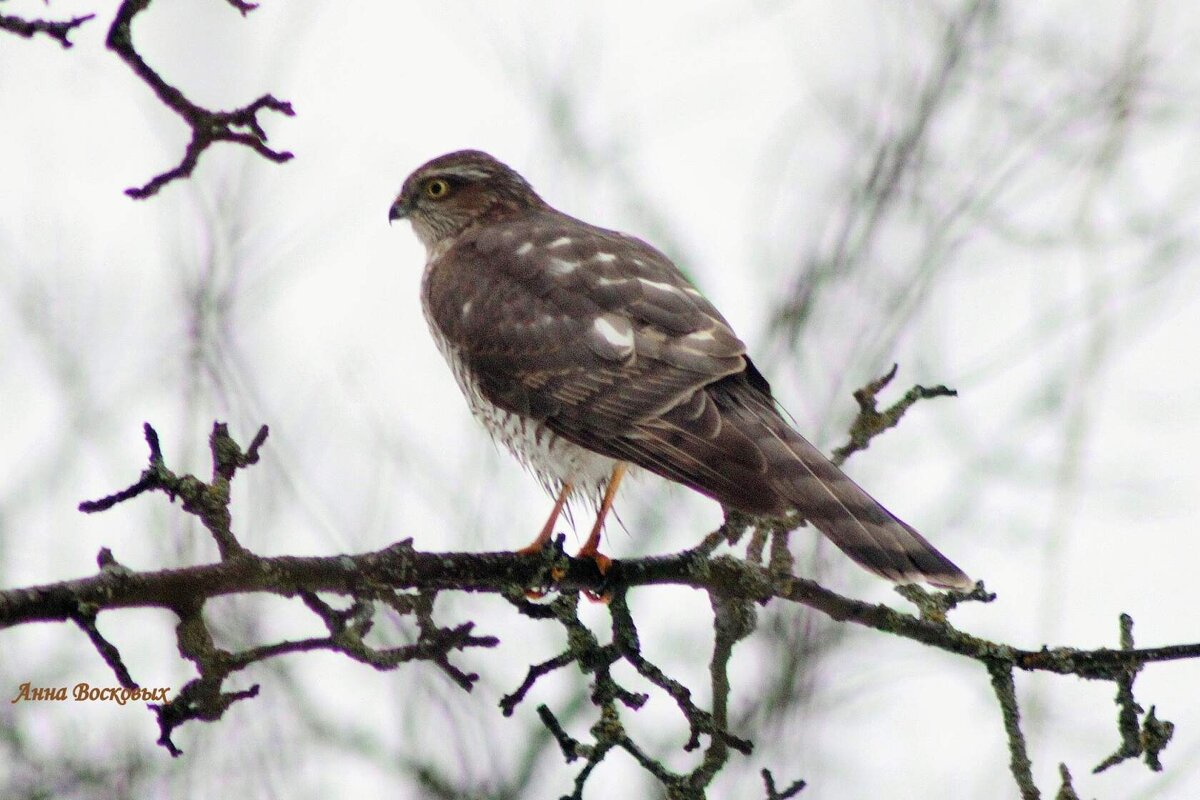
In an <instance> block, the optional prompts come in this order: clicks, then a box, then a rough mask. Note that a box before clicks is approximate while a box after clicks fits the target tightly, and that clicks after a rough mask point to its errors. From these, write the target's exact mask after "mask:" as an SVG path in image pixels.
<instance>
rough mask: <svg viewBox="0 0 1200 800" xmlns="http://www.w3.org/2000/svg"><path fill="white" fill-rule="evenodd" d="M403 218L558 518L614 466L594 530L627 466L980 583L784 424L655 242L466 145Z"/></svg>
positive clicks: (440, 313) (478, 408) (456, 346)
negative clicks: (554, 196) (590, 219)
mask: <svg viewBox="0 0 1200 800" xmlns="http://www.w3.org/2000/svg"><path fill="white" fill-rule="evenodd" d="M401 218H407V219H409V220H410V221H411V222H412V225H413V229H414V231H415V232H416V234H417V236H418V237H419V238H420V240H421V242H422V243H423V244H424V245H425V248H426V250H427V251H428V263H427V265H426V269H425V274H424V278H423V281H422V301H423V306H424V309H425V314H426V317H427V319H428V321H429V325H430V329H431V330H432V332H433V334H434V338H435V340H436V341H437V343H438V346H439V348H440V349H441V351H442V353H443V355H445V356H446V359H447V361H448V363H449V364H450V366H451V368H452V369H453V371H454V374H455V377H456V378H457V380H458V382H459V385H460V386H461V388H462V389H463V392H464V394H465V395H466V397H467V400H468V403H469V405H470V406H471V409H472V411H473V412H474V413H475V415H476V416H477V417H479V418H480V420H481V421H482V422H483V423H484V424H485V426H487V428H488V429H489V431H490V432H491V433H492V435H493V436H495V437H496V438H497V439H499V440H500V441H502V442H504V444H505V445H507V446H508V448H509V449H510V450H512V452H513V453H514V454H515V455H516V456H517V457H518V458H519V459H521V460H522V461H523V462H524V463H525V464H526V465H527V466H529V467H530V468H531V469H532V470H533V472H534V473H535V474H536V475H537V476H538V478H539V479H540V480H541V481H542V483H543V484H544V485H545V486H546V487H547V488H548V489H550V490H551V491H557V492H558V493H559V502H558V503H557V504H556V511H555V514H557V510H558V508H560V507H561V504H562V502H563V501H564V500H565V499H566V497H567V496H569V495H570V494H571V493H572V492H573V491H582V492H589V493H591V492H595V491H597V490H599V489H601V488H604V487H605V486H606V485H607V484H608V482H609V480H610V477H612V478H615V480H614V481H613V484H612V486H611V487H610V491H609V492H608V494H607V495H606V504H605V505H604V506H603V507H602V508H601V514H600V517H599V518H598V519H597V523H596V526H595V528H594V529H593V537H592V539H595V538H597V537H598V535H599V530H600V526H601V524H602V522H603V513H604V511H606V510H607V503H608V502H610V501H611V494H612V493H613V492H615V485H616V482H617V481H619V477H620V469H621V468H622V467H621V465H623V464H632V465H636V466H639V467H642V468H644V469H647V470H649V471H651V472H654V473H656V474H658V475H661V476H663V477H665V478H668V479H670V480H673V481H677V482H679V483H682V484H685V485H687V486H690V487H692V488H693V489H695V490H697V491H699V492H701V493H703V494H705V495H708V496H709V497H712V498H714V499H716V500H718V501H720V502H721V503H723V504H725V505H726V506H729V507H731V508H735V509H739V510H741V511H744V512H747V513H750V514H755V515H762V516H769V517H783V516H786V515H788V514H790V513H792V512H796V513H798V514H800V515H801V516H802V517H804V518H805V519H807V520H808V521H809V522H810V523H811V524H812V525H813V526H814V527H816V528H817V529H818V530H820V531H821V532H822V533H823V534H825V535H826V536H827V537H829V539H830V540H831V541H833V543H834V544H836V545H837V546H838V547H839V548H841V549H842V550H843V551H844V552H845V553H846V554H847V555H848V556H850V557H851V558H852V559H854V560H855V561H856V562H858V563H859V564H861V565H862V566H864V567H866V568H867V569H869V570H871V571H872V572H875V573H877V574H879V575H882V576H884V577H886V578H889V579H891V580H893V581H896V582H898V583H911V582H916V581H927V582H929V583H931V584H934V585H937V586H953V587H965V586H969V585H970V580H969V579H968V578H967V576H966V575H965V574H964V573H963V572H962V571H961V570H960V569H958V567H956V566H955V565H954V564H952V563H951V562H950V561H949V560H948V559H947V558H946V557H945V556H943V555H942V554H941V553H939V552H938V551H937V550H936V549H934V547H933V546H932V545H930V544H929V542H927V541H926V540H925V539H924V538H923V537H922V536H921V535H920V534H918V533H917V532H916V531H915V530H913V529H912V528H911V527H910V526H908V525H907V524H905V523H904V522H902V521H900V520H899V519H897V518H896V517H895V516H893V515H892V514H891V513H890V512H889V511H887V509H885V508H884V507H883V506H881V505H880V504H879V503H878V502H876V501H875V500H874V499H873V498H872V497H871V496H870V495H868V494H867V493H866V492H865V491H863V489H861V488H860V487H859V486H858V485H857V484H855V483H854V481H852V480H851V479H850V478H849V477H847V476H846V475H845V474H844V473H843V472H842V471H841V470H840V469H838V468H837V467H835V466H834V465H833V464H831V463H830V462H829V460H828V459H826V458H825V456H823V455H822V454H821V453H820V452H819V451H818V450H817V449H816V448H814V447H813V446H812V445H811V444H809V443H808V442H807V441H806V440H805V439H804V438H803V437H802V436H800V434H798V433H796V432H795V431H794V430H792V429H791V427H790V426H789V425H788V424H787V423H786V422H785V421H784V420H783V418H782V417H781V416H780V415H779V413H778V411H777V410H776V407H775V402H774V400H773V398H772V396H771V388H770V386H769V384H768V383H767V381H766V379H764V378H763V376H762V374H761V373H759V371H758V370H757V369H756V368H755V366H754V364H753V362H751V360H750V358H749V357H748V356H747V355H746V347H745V345H744V344H743V343H742V341H741V340H740V339H739V338H738V337H737V336H736V335H735V334H734V332H733V330H732V329H731V328H730V326H729V324H728V323H727V322H726V321H725V319H724V318H723V317H722V316H721V314H720V313H719V312H718V311H717V310H716V309H715V308H714V307H713V306H712V304H711V303H709V302H708V301H707V300H706V299H705V298H704V297H703V296H702V295H701V294H700V292H698V291H697V290H696V289H695V287H693V286H692V285H691V284H690V283H689V282H688V281H687V279H686V278H684V277H683V275H682V274H681V273H680V272H679V270H678V269H677V268H676V267H675V265H674V264H672V263H671V261H670V260H669V259H668V258H667V257H666V256H664V255H663V254H662V253H660V252H658V251H657V250H655V249H654V248H653V247H651V246H650V245H648V244H646V243H645V242H643V241H641V240H639V239H636V238H633V237H631V236H626V235H624V234H621V233H616V232H614V231H609V230H604V229H602V228H597V227H595V226H593V225H589V224H587V223H585V222H581V221H579V220H577V219H574V218H572V217H569V216H567V215H566V214H563V213H561V212H559V211H556V210H554V209H553V208H551V207H550V206H549V205H547V204H546V203H545V202H544V201H543V200H542V199H541V198H540V197H539V196H538V195H537V194H536V193H535V192H534V191H533V189H532V188H531V187H530V186H529V184H528V183H526V182H525V180H524V179H523V178H522V177H521V176H520V175H518V174H517V173H516V172H514V171H513V170H512V169H510V168H509V167H507V166H506V165H504V164H502V163H500V162H499V161H497V160H496V159H494V158H492V157H491V156H489V155H487V154H486V153H481V152H478V151H470V150H468V151H462V152H457V153H449V154H447V155H444V156H441V157H439V158H436V159H434V160H432V161H430V162H429V163H427V164H425V165H424V166H422V167H420V168H419V169H417V170H416V171H415V172H413V173H412V175H410V176H409V177H408V179H407V180H406V181H405V182H404V187H403V189H402V191H401V192H400V195H399V197H398V198H397V199H396V201H395V203H394V204H393V205H392V208H391V211H390V213H389V219H392V220H395V219H401ZM614 469H616V470H617V471H616V472H614ZM554 517H555V515H551V519H550V520H549V521H548V522H547V524H546V528H545V529H544V530H543V536H542V537H541V539H540V541H544V539H545V538H546V537H548V536H549V531H550V529H551V528H552V526H553V523H554ZM593 550H594V542H593Z"/></svg>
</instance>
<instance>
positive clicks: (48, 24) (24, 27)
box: [0, 14, 96, 48]
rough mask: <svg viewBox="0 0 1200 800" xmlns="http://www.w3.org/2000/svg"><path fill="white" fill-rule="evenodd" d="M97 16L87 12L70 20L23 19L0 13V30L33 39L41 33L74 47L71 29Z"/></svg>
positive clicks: (64, 44) (65, 45) (65, 46)
mask: <svg viewBox="0 0 1200 800" xmlns="http://www.w3.org/2000/svg"><path fill="white" fill-rule="evenodd" d="M95 16H96V15H95V14H87V15H86V16H82V17H72V18H71V19H68V20H48V19H22V18H21V17H14V16H10V15H8V14H0V30H3V31H8V32H9V33H15V34H16V35H17V36H24V37H25V38H26V39H32V38H33V37H34V36H36V35H37V34H39V33H41V34H45V35H46V36H48V37H50V38H51V39H54V40H55V41H57V42H58V43H59V44H61V45H62V46H63V47H64V48H67V47H74V42H72V41H71V40H70V38H68V37H70V35H71V31H73V30H75V29H76V28H78V27H79V26H80V25H82V24H83V23H85V22H87V21H88V20H90V19H92V18H93V17H95Z"/></svg>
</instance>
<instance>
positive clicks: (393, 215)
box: [388, 196, 412, 225]
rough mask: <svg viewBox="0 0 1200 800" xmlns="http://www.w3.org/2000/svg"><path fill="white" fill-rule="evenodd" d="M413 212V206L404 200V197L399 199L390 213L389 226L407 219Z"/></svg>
mask: <svg viewBox="0 0 1200 800" xmlns="http://www.w3.org/2000/svg"><path fill="white" fill-rule="evenodd" d="M411 212H412V205H411V204H409V203H408V202H406V201H405V200H404V197H403V196H401V197H397V198H396V202H394V203H392V207H391V209H390V210H389V211H388V224H389V225H391V224H392V223H393V222H395V221H396V220H398V219H405V218H406V217H407V216H408V215H409V213H411Z"/></svg>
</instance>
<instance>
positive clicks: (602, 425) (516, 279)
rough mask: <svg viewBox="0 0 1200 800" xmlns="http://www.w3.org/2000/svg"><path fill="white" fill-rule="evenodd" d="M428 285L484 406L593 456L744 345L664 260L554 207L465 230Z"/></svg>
mask: <svg viewBox="0 0 1200 800" xmlns="http://www.w3.org/2000/svg"><path fill="white" fill-rule="evenodd" d="M424 291H425V300H426V306H427V309H428V313H429V315H430V317H431V320H432V322H433V323H434V324H435V325H436V326H437V327H438V329H439V331H440V332H441V334H442V335H443V336H444V337H445V339H446V340H447V342H448V344H450V345H451V346H452V347H454V348H455V350H456V353H457V355H458V356H459V358H461V359H462V361H463V363H464V365H465V366H466V367H467V368H469V369H470V371H471V373H472V374H473V376H474V378H475V379H476V380H477V381H478V385H479V390H480V391H481V392H482V393H483V395H484V396H485V397H486V398H487V399H488V400H489V401H491V402H492V403H494V404H496V405H498V406H500V407H501V408H504V409H506V410H508V411H512V412H515V413H518V414H521V415H523V416H526V417H530V418H534V419H537V420H539V421H544V422H545V423H546V424H547V425H548V426H549V427H550V428H551V429H553V430H554V431H556V432H557V433H559V434H560V435H562V436H565V437H566V438H568V439H570V440H572V441H575V442H577V443H579V444H581V445H583V446H585V447H589V448H591V449H595V450H599V451H601V452H603V451H604V450H605V448H604V447H603V446H602V444H603V442H604V441H606V440H607V439H611V438H615V437H622V436H629V435H633V434H636V432H637V430H638V427H639V425H641V424H642V423H643V422H644V421H646V420H648V419H653V418H656V417H658V416H660V415H662V414H663V413H665V412H667V411H669V410H670V409H672V408H674V407H675V406H677V405H679V404H680V403H681V402H684V401H686V400H687V399H688V398H690V397H691V396H692V395H693V394H694V393H695V392H696V391H697V389H699V388H701V387H703V386H706V385H708V384H709V383H712V382H713V381H715V380H719V379H720V378H722V377H724V376H726V375H733V374H737V373H740V372H742V371H744V370H745V369H746V364H747V361H746V359H745V351H746V348H745V345H744V344H743V343H742V342H741V340H740V339H738V338H737V336H736V335H734V333H733V331H732V330H731V329H730V327H729V325H728V323H726V322H725V320H724V319H723V318H722V317H721V315H720V314H719V313H718V312H717V311H716V309H715V308H713V307H712V305H711V304H710V303H709V302H708V301H707V300H705V299H704V297H703V296H701V295H700V293H699V292H698V291H696V290H695V288H693V287H692V286H691V285H690V284H689V283H688V282H687V280H686V279H685V278H684V277H683V276H682V275H681V274H680V273H679V271H678V270H677V269H676V268H675V266H674V265H673V264H672V263H671V262H670V260H668V259H667V258H666V256H664V255H662V254H661V253H659V252H658V251H657V250H655V249H654V248H652V247H650V246H649V245H647V244H645V243H644V242H641V241H639V240H637V239H634V238H631V237H627V236H623V235H621V234H617V233H613V232H610V231H605V230H603V229H600V228H595V227H592V226H590V225H586V224H585V223H582V222H579V221H577V220H574V219H572V218H570V217H566V216H564V215H559V214H556V213H548V212H541V213H537V214H531V215H529V216H527V217H524V218H521V219H519V220H515V221H510V222H506V223H504V224H502V225H492V226H484V227H481V228H477V229H475V230H470V231H467V232H465V233H464V234H463V235H462V236H460V237H459V238H458V240H457V242H456V243H455V244H454V245H453V246H452V247H451V248H450V249H449V250H448V251H447V252H445V253H444V254H442V255H441V256H440V257H439V258H437V259H436V260H435V261H434V262H432V263H431V266H430V269H429V273H428V275H427V276H426V283H425V287H424ZM643 466H645V465H643Z"/></svg>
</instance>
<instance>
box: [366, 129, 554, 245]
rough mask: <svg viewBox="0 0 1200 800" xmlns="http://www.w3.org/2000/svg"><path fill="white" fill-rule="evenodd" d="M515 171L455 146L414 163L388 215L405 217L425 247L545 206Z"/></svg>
mask: <svg viewBox="0 0 1200 800" xmlns="http://www.w3.org/2000/svg"><path fill="white" fill-rule="evenodd" d="M545 205H546V204H545V202H544V201H543V200H542V199H541V198H540V197H538V195H537V192H535V191H534V190H533V187H531V186H530V185H529V184H528V183H527V182H526V181H525V179H524V178H522V177H521V176H520V175H518V174H517V172H516V171H515V170H513V169H512V168H511V167H509V166H508V165H507V164H504V163H502V162H500V161H497V160H496V159H495V158H492V157H491V156H490V155H488V154H487V153H483V152H480V151H479V150H459V151H458V152H455V153H447V154H446V155H444V156H438V157H437V158H435V159H433V160H432V161H429V162H428V163H426V164H424V165H422V166H420V167H418V168H417V169H415V170H414V171H413V173H412V174H411V175H409V176H408V178H407V179H405V181H404V187H403V188H402V189H401V190H400V195H399V196H398V197H397V198H396V201H395V202H394V203H392V207H391V210H390V211H388V220H389V221H395V220H398V219H407V220H408V221H409V222H411V223H412V226H413V231H414V232H415V233H416V234H417V238H418V239H420V240H421V243H422V244H423V245H425V249H426V250H433V248H434V247H435V246H436V245H437V244H438V243H439V242H441V241H443V240H445V239H447V238H451V237H455V236H457V235H458V234H460V233H462V232H463V231H464V230H466V229H467V228H469V227H471V226H472V225H475V224H478V223H485V222H494V221H500V220H504V219H508V218H511V217H512V216H514V215H516V214H520V213H523V212H525V211H529V210H532V209H537V208H542V207H545Z"/></svg>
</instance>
